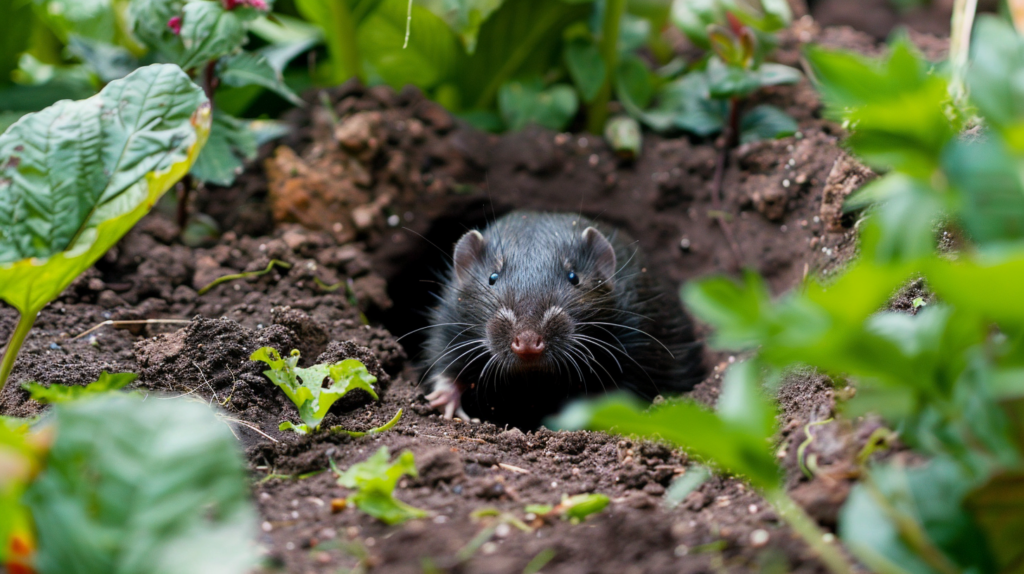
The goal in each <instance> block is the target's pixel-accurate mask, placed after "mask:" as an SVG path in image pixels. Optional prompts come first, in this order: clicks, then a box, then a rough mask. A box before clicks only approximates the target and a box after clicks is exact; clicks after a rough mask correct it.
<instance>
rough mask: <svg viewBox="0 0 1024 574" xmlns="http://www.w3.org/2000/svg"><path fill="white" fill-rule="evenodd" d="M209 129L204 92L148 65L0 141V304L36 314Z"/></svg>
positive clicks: (181, 170)
mask: <svg viewBox="0 0 1024 574" xmlns="http://www.w3.org/2000/svg"><path fill="white" fill-rule="evenodd" d="M209 125H210V113H209V107H208V105H207V102H206V98H205V96H203V93H202V90H200V89H199V88H198V87H197V86H196V85H195V84H193V83H192V81H191V80H189V78H188V76H186V75H185V74H184V73H182V71H181V70H180V69H179V68H178V67H177V66H173V65H153V66H147V67H145V68H140V69H139V70H137V71H135V72H133V73H132V74H130V75H129V76H128V77H126V78H124V79H122V80H117V81H114V82H111V83H110V84H108V85H107V87H105V88H104V89H103V91H101V92H100V93H99V94H98V95H96V96H94V97H92V98H89V99H87V100H83V101H79V102H71V101H62V102H59V103H57V104H55V105H54V106H52V107H50V108H47V109H45V110H43V111H41V112H38V113H35V114H29V115H26V116H24V117H23V118H21V119H20V120H19V121H18V122H17V123H15V124H14V125H13V126H11V127H10V128H9V129H8V130H7V131H6V132H5V133H4V134H3V135H2V136H0V299H3V300H5V301H7V302H8V303H9V304H11V305H12V306H14V307H15V308H17V309H18V310H20V311H21V312H22V313H23V314H25V313H28V314H32V315H34V314H35V313H36V312H38V310H39V309H41V308H42V307H43V306H44V305H45V304H46V303H48V302H49V301H51V300H52V299H53V298H54V297H56V296H57V295H58V294H59V293H60V292H61V291H63V290H64V288H65V287H66V286H67V285H68V284H70V283H71V281H72V280H73V279H74V278H75V277H77V276H78V275H79V274H80V273H81V272H82V271H84V270H85V269H87V268H88V267H89V266H91V265H92V264H93V262H95V261H96V260H97V259H98V258H99V257H100V256H102V255H103V254H104V253H106V251H107V249H109V248H110V247H111V246H113V245H114V243H116V242H117V241H118V240H119V239H120V238H121V236H123V235H124V234H125V233H127V231H128V230H129V229H130V228H131V227H132V226H133V225H134V224H135V222H136V221H138V220H139V219H140V218H141V217H142V216H143V215H145V214H146V213H147V212H148V211H149V209H150V208H151V207H152V206H153V204H155V203H156V200H157V199H159V197H160V196H161V195H162V194H163V193H164V192H165V191H167V190H168V189H169V188H170V187H171V186H172V185H174V183H175V182H176V181H178V180H179V179H180V178H181V177H182V175H184V174H185V172H186V171H187V170H188V169H189V167H190V166H191V165H192V162H193V161H195V157H196V155H197V154H198V153H199V150H200V149H201V148H202V146H203V143H205V141H206V136H207V133H208V130H209Z"/></svg>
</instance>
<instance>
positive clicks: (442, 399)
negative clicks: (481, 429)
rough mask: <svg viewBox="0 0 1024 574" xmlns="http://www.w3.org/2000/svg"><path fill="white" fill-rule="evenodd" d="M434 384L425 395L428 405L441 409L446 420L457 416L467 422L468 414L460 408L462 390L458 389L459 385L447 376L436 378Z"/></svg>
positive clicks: (468, 419)
mask: <svg viewBox="0 0 1024 574" xmlns="http://www.w3.org/2000/svg"><path fill="white" fill-rule="evenodd" d="M436 384H437V386H436V388H435V389H434V391H433V392H432V393H430V394H428V395H427V396H426V399H427V400H428V401H430V406H432V407H434V408H435V409H443V411H444V418H445V419H446V420H452V419H453V418H455V417H458V418H460V419H462V420H464V421H466V422H469V421H470V418H469V415H468V414H466V411H465V410H463V408H462V391H460V390H459V386H458V385H457V384H455V382H454V381H451V380H450V379H447V378H439V379H437V383H436Z"/></svg>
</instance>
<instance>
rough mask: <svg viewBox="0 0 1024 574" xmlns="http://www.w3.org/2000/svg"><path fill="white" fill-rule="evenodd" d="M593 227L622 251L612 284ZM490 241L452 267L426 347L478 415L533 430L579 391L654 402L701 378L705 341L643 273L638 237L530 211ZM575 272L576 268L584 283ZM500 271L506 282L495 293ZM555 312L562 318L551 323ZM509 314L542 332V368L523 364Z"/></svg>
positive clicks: (490, 230)
mask: <svg viewBox="0 0 1024 574" xmlns="http://www.w3.org/2000/svg"><path fill="white" fill-rule="evenodd" d="M589 226H593V227H595V228H597V229H598V230H600V231H601V234H603V236H604V237H606V238H607V240H608V242H610V243H611V246H612V247H613V249H614V252H615V259H616V266H615V271H614V274H613V275H612V276H611V277H610V278H608V277H602V276H601V272H600V268H601V265H600V261H599V259H600V255H601V253H595V249H594V248H593V247H592V246H591V245H590V244H588V243H587V242H586V241H585V240H584V234H583V232H584V230H585V229H586V228H587V227H589ZM482 234H483V238H484V242H483V250H482V252H480V253H479V256H477V257H474V258H471V260H470V263H469V264H468V265H467V268H466V269H462V270H461V271H462V273H461V274H460V275H458V276H457V274H456V272H455V269H454V268H452V269H450V270H449V272H448V274H447V277H446V279H445V281H444V282H443V283H442V289H441V293H440V295H439V299H440V303H439V304H438V305H437V306H436V308H434V309H433V310H432V312H431V317H430V321H431V324H432V325H437V327H434V328H432V329H430V334H429V336H428V339H427V342H426V344H425V350H426V358H427V360H426V367H425V368H426V369H427V371H426V372H425V373H424V376H425V378H426V379H427V380H430V381H433V377H435V376H436V375H438V374H441V373H443V374H444V375H445V376H447V377H450V378H452V379H455V380H457V381H458V384H459V386H460V388H461V389H462V390H463V391H464V394H463V405H465V406H466V410H467V411H468V412H469V413H470V414H471V415H474V416H481V417H484V418H489V419H499V420H505V421H514V422H517V423H519V424H522V423H523V421H529V422H528V423H527V424H532V423H536V422H539V421H540V420H541V417H543V416H544V415H546V414H550V413H551V412H554V411H555V410H557V408H558V407H559V406H561V405H562V404H563V403H564V402H565V401H566V400H567V399H569V398H572V397H574V396H579V395H583V394H594V393H600V392H603V391H612V390H615V389H616V388H619V389H628V390H630V391H633V392H634V393H635V394H637V395H639V396H641V397H643V398H646V399H648V400H650V399H652V398H654V397H655V396H656V395H658V394H662V393H666V394H670V393H678V392H681V391H685V390H689V389H691V388H692V387H693V385H694V384H696V383H697V382H698V381H699V380H700V379H701V375H702V368H701V364H700V346H699V344H698V343H697V342H695V340H694V335H693V330H692V327H691V324H690V322H689V320H688V318H687V316H686V315H685V313H684V312H683V310H682V307H681V305H680V303H679V297H678V294H677V293H676V292H675V291H672V290H667V289H665V288H664V285H662V284H661V282H660V281H659V280H658V279H656V278H655V277H654V273H653V272H652V270H651V269H649V268H646V263H645V262H644V257H643V254H642V253H640V251H639V248H638V246H637V243H636V242H635V241H632V240H630V239H628V238H626V237H625V236H624V235H623V234H622V233H621V232H617V231H615V230H614V229H611V228H608V227H604V226H602V225H600V224H597V223H595V222H593V221H591V220H589V219H587V218H582V217H579V216H577V215H573V214H550V213H534V212H522V211H517V212H513V213H510V214H508V215H506V216H504V217H502V218H500V219H498V220H497V221H495V222H494V223H493V224H491V225H490V226H488V227H487V229H486V230H484V231H483V232H482ZM592 238H593V237H592ZM602 246H605V252H604V254H605V256H607V248H606V246H607V244H606V243H602ZM597 251H600V250H599V249H598V250H597ZM567 270H574V271H575V272H576V274H577V275H578V277H579V279H580V282H579V284H578V285H576V286H574V285H572V283H571V282H570V281H569V279H568V275H567ZM494 272H498V273H499V277H498V279H497V281H496V282H495V284H494V285H493V286H492V285H490V284H489V283H488V278H489V277H490V275H491V274H492V273H494ZM459 276H461V277H462V278H463V280H462V281H461V282H460V281H459V279H458V277H459ZM460 283H461V284H460ZM553 306H558V307H561V308H562V309H563V310H564V313H558V314H557V317H556V318H557V319H558V320H555V321H550V320H549V321H548V323H549V324H547V325H543V326H542V325H541V317H542V316H544V313H545V311H546V310H547V309H549V308H551V307H553ZM502 307H507V308H509V309H511V310H512V311H514V313H515V315H516V316H517V317H518V318H519V320H520V321H524V322H528V323H530V325H532V326H533V328H536V329H538V332H541V334H542V336H543V337H544V339H545V341H546V343H547V346H548V348H547V349H546V351H545V352H546V358H545V361H546V362H545V363H543V364H542V365H539V366H537V365H525V364H523V363H522V362H520V361H517V360H516V359H517V357H516V356H515V354H514V353H512V352H511V351H510V350H509V342H510V337H511V331H512V327H511V326H510V323H509V322H508V321H507V320H505V319H503V318H502V317H500V316H498V315H499V309H500V308H502ZM588 322H590V323H593V322H597V323H604V324H602V325H588V324H586V323H588ZM449 323H451V325H446V324H449ZM585 337H588V338H590V339H585ZM474 340H476V341H477V343H472V342H471V341H474ZM572 341H576V343H575V345H576V346H575V347H573V343H572ZM581 346H582V347H581ZM453 349H454V351H453ZM485 365H486V372H484V368H485ZM524 410H525V411H527V412H523V411H524Z"/></svg>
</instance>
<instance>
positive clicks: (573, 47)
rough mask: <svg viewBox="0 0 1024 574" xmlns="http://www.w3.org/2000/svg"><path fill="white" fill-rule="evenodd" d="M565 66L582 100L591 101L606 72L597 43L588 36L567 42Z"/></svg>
mask: <svg viewBox="0 0 1024 574" xmlns="http://www.w3.org/2000/svg"><path fill="white" fill-rule="evenodd" d="M565 66H566V68H568V69H569V75H570V76H572V81H573V83H574V84H576V88H577V89H579V91H580V95H581V96H583V101H584V102H590V101H592V100H593V99H594V98H595V97H596V96H597V92H598V90H600V89H601V86H602V85H603V84H604V80H605V76H606V75H607V74H608V70H607V66H605V63H604V58H602V57H601V52H600V50H599V49H598V47H597V44H596V43H594V41H593V40H592V39H590V38H576V39H574V40H572V41H570V42H568V43H567V44H566V46H565Z"/></svg>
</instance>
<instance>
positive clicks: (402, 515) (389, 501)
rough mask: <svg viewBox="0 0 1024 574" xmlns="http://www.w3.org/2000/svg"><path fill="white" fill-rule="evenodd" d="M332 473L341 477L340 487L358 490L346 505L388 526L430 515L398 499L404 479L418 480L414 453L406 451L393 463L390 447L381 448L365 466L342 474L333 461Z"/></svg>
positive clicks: (362, 463) (357, 465) (358, 464)
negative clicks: (401, 480)
mask: <svg viewBox="0 0 1024 574" xmlns="http://www.w3.org/2000/svg"><path fill="white" fill-rule="evenodd" d="M331 469H332V470H334V473H335V474H337V475H338V484H340V485H341V486H344V487H345V488H351V489H355V491H356V492H355V494H353V495H351V496H349V497H348V499H347V501H348V502H349V503H350V504H354V505H355V506H356V508H358V509H359V510H362V511H363V512H365V513H367V514H369V515H370V516H373V517H375V518H377V519H379V520H380V521H382V522H384V523H386V524H391V525H393V524H401V523H402V522H405V521H406V520H410V519H413V518H424V517H426V516H428V515H429V514H428V513H427V511H425V510H423V509H420V508H416V507H415V506H410V505H408V504H406V503H404V502H402V501H401V500H398V499H396V498H395V487H396V486H397V485H398V480H399V479H400V478H402V477H403V476H412V477H416V476H419V475H418V474H417V472H416V462H415V460H414V459H413V455H412V452H411V451H408V450H407V451H403V452H402V453H401V454H399V455H398V456H397V457H396V458H395V461H394V462H391V453H390V452H389V451H388V447H386V446H382V447H380V449H379V450H378V451H377V452H375V453H373V455H371V456H370V458H368V459H366V460H364V461H363V462H360V463H357V464H354V465H352V466H351V467H349V468H348V470H346V471H345V472H341V471H340V470H338V468H337V467H336V466H335V464H334V461H333V460H332V461H331Z"/></svg>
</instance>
